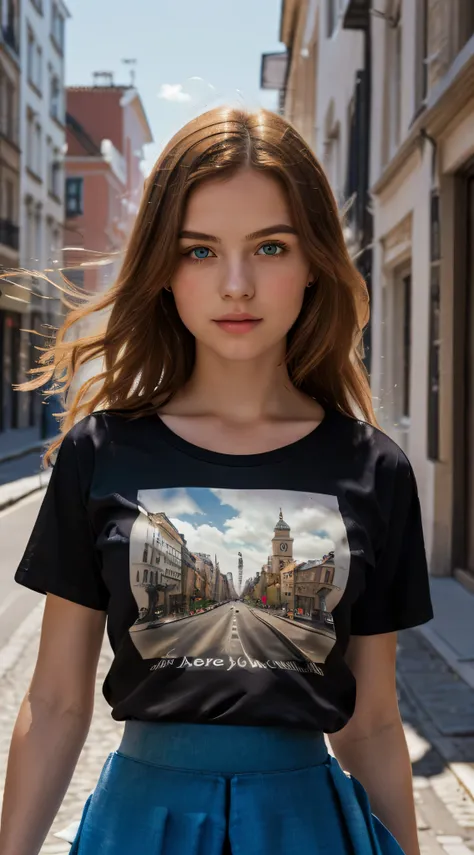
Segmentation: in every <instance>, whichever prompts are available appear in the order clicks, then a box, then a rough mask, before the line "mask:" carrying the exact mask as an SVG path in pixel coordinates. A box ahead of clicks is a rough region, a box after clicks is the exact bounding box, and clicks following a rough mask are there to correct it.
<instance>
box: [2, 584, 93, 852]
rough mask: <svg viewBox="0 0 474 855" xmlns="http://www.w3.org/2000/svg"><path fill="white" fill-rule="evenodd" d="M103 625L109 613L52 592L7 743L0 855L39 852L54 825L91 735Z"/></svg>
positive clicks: (48, 597)
mask: <svg viewBox="0 0 474 855" xmlns="http://www.w3.org/2000/svg"><path fill="white" fill-rule="evenodd" d="M104 626H105V613H104V612H100V611H97V610H94V609H88V608H85V607H84V606H79V605H76V604H75V603H71V602H69V601H68V600H63V599H61V598H59V597H55V596H53V595H51V594H48V596H47V600H46V607H45V612H44V618H43V626H42V631H41V640H40V647H39V653H38V660H37V663H36V667H35V671H34V674H33V678H32V681H31V684H30V687H29V689H28V692H27V694H26V696H25V698H24V700H23V703H22V705H21V707H20V711H19V714H18V718H17V721H16V724H15V728H14V731H13V737H12V742H11V746H10V754H9V758H8V768H7V777H6V784H5V794H4V799H3V811H2V822H1V826H0V855H37V853H38V852H39V851H40V849H41V846H42V844H43V842H44V840H45V838H46V835H47V834H48V831H49V829H50V828H51V825H52V823H53V821H54V818H55V816H56V814H57V812H58V810H59V807H60V805H61V802H62V800H63V798H64V795H65V793H66V790H67V788H68V785H69V782H70V780H71V778H72V775H73V772H74V769H75V766H76V763H77V760H78V758H79V755H80V753H81V750H82V747H83V745H84V742H85V739H86V736H87V733H88V730H89V726H90V722H91V717H92V711H93V705H94V685H95V677H96V673H97V664H98V659H99V654H100V649H101V644H102V639H103V634H104Z"/></svg>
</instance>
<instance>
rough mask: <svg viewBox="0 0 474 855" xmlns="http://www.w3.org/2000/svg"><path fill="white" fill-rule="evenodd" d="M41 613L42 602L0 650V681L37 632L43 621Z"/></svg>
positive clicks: (42, 608) (42, 610) (42, 609)
mask: <svg viewBox="0 0 474 855" xmlns="http://www.w3.org/2000/svg"><path fill="white" fill-rule="evenodd" d="M43 612H44V602H41V603H38V605H37V606H35V608H34V609H33V610H32V611H31V612H30V613H29V614H28V615H27V616H26V618H25V619H24V621H23V622H22V623H21V624H20V626H19V627H18V629H16V630H15V632H14V633H13V635H12V637H11V638H10V641H9V642H8V643H7V644H5V646H4V647H2V649H1V650H0V680H1V679H2V677H4V675H5V674H6V673H7V671H10V669H11V668H13V667H14V666H15V665H16V663H17V661H18V659H19V658H20V656H21V654H22V653H23V651H24V649H25V647H26V645H27V644H28V642H29V641H31V639H32V638H33V636H34V635H35V634H36V633H37V632H38V630H39V628H40V627H41V622H42V620H43Z"/></svg>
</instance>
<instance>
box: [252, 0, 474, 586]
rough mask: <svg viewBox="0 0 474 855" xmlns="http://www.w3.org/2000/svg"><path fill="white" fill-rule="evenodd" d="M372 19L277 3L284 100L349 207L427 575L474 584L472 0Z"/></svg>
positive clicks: (318, 2)
mask: <svg viewBox="0 0 474 855" xmlns="http://www.w3.org/2000/svg"><path fill="white" fill-rule="evenodd" d="M373 12H374V9H373V3H371V2H369V0H301V2H298V0H282V13H281V34H280V37H281V40H282V41H283V42H284V43H285V45H286V46H287V60H286V61H287V68H286V77H285V78H284V89H283V92H282V93H281V97H280V103H281V104H282V109H283V112H284V113H285V115H286V116H287V117H288V118H289V119H290V120H291V121H292V122H293V123H294V124H295V125H296V126H297V127H298V129H299V130H300V131H301V132H302V134H303V135H304V136H305V138H306V139H307V141H308V142H309V143H310V144H311V145H312V147H313V149H314V151H315V153H316V154H317V156H318V157H319V158H320V160H321V161H322V163H323V165H324V166H325V168H326V170H327V173H328V176H329V179H330V181H331V183H332V186H333V190H334V193H335V195H336V198H337V201H338V202H339V204H340V205H341V204H343V203H345V202H346V201H347V200H349V199H351V200H352V202H353V205H352V208H351V209H350V210H351V213H350V215H349V219H348V223H347V226H346V239H347V242H348V245H349V248H350V249H351V250H353V251H354V255H356V256H357V259H358V260H357V264H358V266H359V268H360V269H361V272H362V273H363V275H364V276H365V277H366V280H367V282H368V286H369V291H370V293H371V303H372V317H371V324H370V329H369V331H368V335H367V337H366V345H368V358H367V364H368V368H369V370H370V374H371V383H372V389H373V395H374V403H375V407H376V411H377V415H378V419H379V422H380V424H381V427H382V428H383V429H384V430H386V431H387V432H388V433H390V434H391V435H392V436H393V438H394V439H395V440H396V441H397V442H398V443H399V445H401V447H402V448H403V449H404V450H405V451H406V452H407V454H408V456H409V458H410V460H411V462H412V464H413V466H414V469H415V473H416V476H417V480H418V485H419V493H420V499H421V505H422V511H423V518H424V527H425V535H426V545H427V551H428V557H429V561H430V567H431V572H432V573H433V574H435V575H455V576H456V577H457V578H458V579H459V580H460V581H462V582H464V583H465V584H467V585H468V586H469V587H471V588H472V589H474V440H473V439H472V437H474V367H473V366H474V290H473V289H474V249H473V247H474V227H473V223H474V4H473V3H471V2H466V0H378V2H377V9H376V14H373ZM270 58H271V57H270ZM263 59H264V62H263V68H262V79H266V80H267V81H268V80H271V73H270V72H271V68H272V66H270V64H269V68H268V70H267V73H266V74H265V57H264V58H263ZM272 61H274V59H273V60H272ZM281 64H282V63H281V61H280V67H281ZM275 79H276V76H275Z"/></svg>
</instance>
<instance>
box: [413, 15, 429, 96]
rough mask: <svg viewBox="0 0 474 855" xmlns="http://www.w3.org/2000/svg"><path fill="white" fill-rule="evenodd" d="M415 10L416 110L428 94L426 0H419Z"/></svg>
mask: <svg viewBox="0 0 474 855" xmlns="http://www.w3.org/2000/svg"><path fill="white" fill-rule="evenodd" d="M416 11H417V20H416V27H417V31H416V52H417V69H416V81H415V93H416V104H415V110H418V109H419V108H420V107H421V106H422V105H423V104H424V103H425V101H426V96H427V94H428V0H420V2H419V4H418V5H417V6H416Z"/></svg>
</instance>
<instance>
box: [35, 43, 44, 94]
mask: <svg viewBox="0 0 474 855" xmlns="http://www.w3.org/2000/svg"><path fill="white" fill-rule="evenodd" d="M36 85H37V87H38V89H39V91H40V92H41V89H42V87H43V48H42V47H41V45H36Z"/></svg>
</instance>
